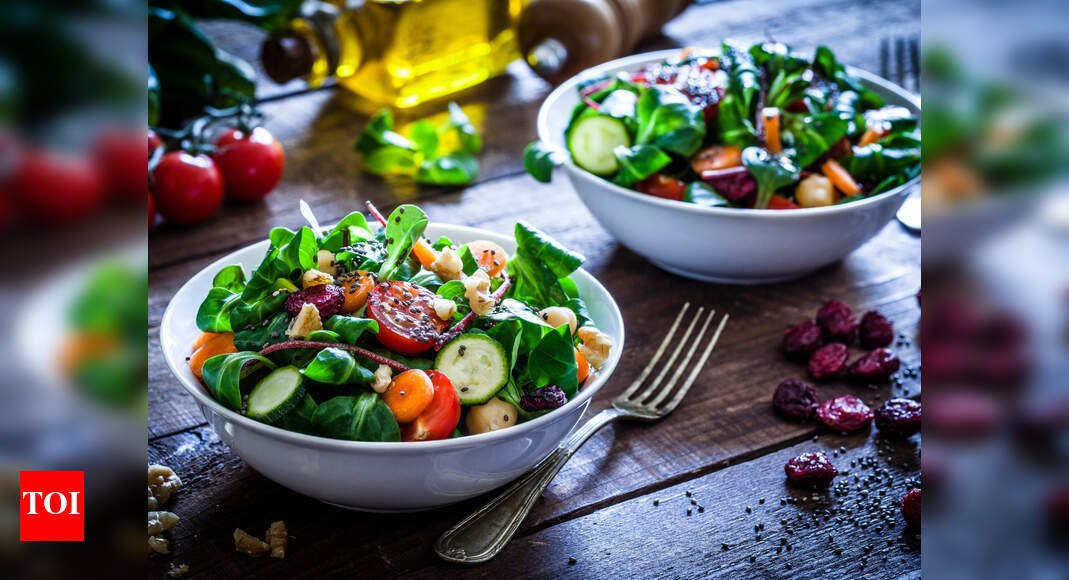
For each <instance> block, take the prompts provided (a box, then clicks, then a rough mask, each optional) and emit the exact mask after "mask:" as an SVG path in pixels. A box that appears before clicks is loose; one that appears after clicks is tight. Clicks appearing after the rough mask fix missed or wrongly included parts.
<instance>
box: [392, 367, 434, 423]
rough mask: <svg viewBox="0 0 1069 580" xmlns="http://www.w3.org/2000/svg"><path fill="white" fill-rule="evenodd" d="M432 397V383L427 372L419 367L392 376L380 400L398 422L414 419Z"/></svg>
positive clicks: (429, 402)
mask: <svg viewBox="0 0 1069 580" xmlns="http://www.w3.org/2000/svg"><path fill="white" fill-rule="evenodd" d="M433 399H434V384H433V383H431V378H430V377H428V376H427V373H425V372H423V371H421V370H419V369H412V370H408V371H405V372H403V373H401V374H399V375H397V376H396V377H394V378H393V382H391V383H390V388H388V389H386V392H385V393H383V394H382V401H383V402H384V403H386V406H387V407H389V408H390V411H391V412H393V416H394V418H395V419H397V422H398V423H408V422H409V421H413V420H415V418H416V417H419V415H420V413H422V412H423V410H424V409H426V408H427V406H428V405H430V404H431V401H432V400H433Z"/></svg>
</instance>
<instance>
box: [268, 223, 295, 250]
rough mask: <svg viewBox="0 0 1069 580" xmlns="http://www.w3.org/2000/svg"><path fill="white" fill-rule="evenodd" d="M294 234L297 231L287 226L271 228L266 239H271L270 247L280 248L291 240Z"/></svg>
mask: <svg viewBox="0 0 1069 580" xmlns="http://www.w3.org/2000/svg"><path fill="white" fill-rule="evenodd" d="M295 235H297V232H295V231H293V230H291V229H289V228H283V227H277V228H271V233H270V234H268V236H267V239H269V240H271V247H272V248H281V247H282V246H284V245H286V243H287V242H289V241H290V240H292V239H293V236H295Z"/></svg>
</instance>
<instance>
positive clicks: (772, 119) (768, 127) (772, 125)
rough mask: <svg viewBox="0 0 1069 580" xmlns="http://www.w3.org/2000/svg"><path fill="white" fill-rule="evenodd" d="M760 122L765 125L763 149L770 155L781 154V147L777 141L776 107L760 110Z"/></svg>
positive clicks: (777, 111) (777, 110)
mask: <svg viewBox="0 0 1069 580" xmlns="http://www.w3.org/2000/svg"><path fill="white" fill-rule="evenodd" d="M761 120H762V121H764V125H765V148H766V149H768V150H769V152H770V153H780V152H782V151H783V146H782V145H781V144H780V140H779V109H777V108H776V107H765V108H764V109H761Z"/></svg>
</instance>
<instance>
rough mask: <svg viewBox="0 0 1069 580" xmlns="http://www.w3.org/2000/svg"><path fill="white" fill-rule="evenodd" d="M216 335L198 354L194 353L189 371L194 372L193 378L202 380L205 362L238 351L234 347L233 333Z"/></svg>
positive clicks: (190, 358) (190, 360)
mask: <svg viewBox="0 0 1069 580" xmlns="http://www.w3.org/2000/svg"><path fill="white" fill-rule="evenodd" d="M214 334H215V336H213V337H212V338H210V339H209V340H208V341H207V342H205V343H204V345H203V346H201V347H200V349H198V350H197V352H194V353H193V356H191V357H189V370H191V371H193V376H195V377H197V378H198V379H200V372H201V369H202V368H203V367H204V361H206V360H208V359H210V358H212V357H213V356H218V355H221V354H228V353H232V352H237V351H238V349H237V348H236V347H235V346H234V333H233V332H218V333H214Z"/></svg>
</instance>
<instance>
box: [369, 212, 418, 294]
mask: <svg viewBox="0 0 1069 580" xmlns="http://www.w3.org/2000/svg"><path fill="white" fill-rule="evenodd" d="M425 229H427V216H426V214H424V213H423V210H421V209H419V208H418V207H416V206H414V205H411V204H404V205H401V206H398V207H397V209H395V210H393V212H391V213H390V217H389V219H388V220H387V221H386V228H385V231H386V261H385V262H383V264H382V267H381V268H379V278H381V279H383V280H390V279H391V278H390V276H391V275H393V273H394V271H395V270H396V269H397V267H398V265H399V263H400V262H401V261H402V260H404V259H405V258H407V257H408V253H409V252H410V251H411V250H412V245H413V244H415V243H416V240H418V239H419V238H420V236H422V235H423V230H425Z"/></svg>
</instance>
